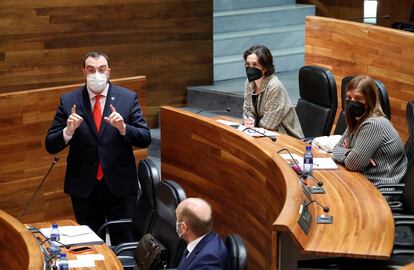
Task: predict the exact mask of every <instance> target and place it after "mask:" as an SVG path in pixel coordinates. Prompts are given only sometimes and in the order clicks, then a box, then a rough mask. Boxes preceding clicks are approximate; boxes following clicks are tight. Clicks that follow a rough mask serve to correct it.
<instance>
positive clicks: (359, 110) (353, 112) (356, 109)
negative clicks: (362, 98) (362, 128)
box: [347, 100, 365, 118]
mask: <svg viewBox="0 0 414 270" xmlns="http://www.w3.org/2000/svg"><path fill="white" fill-rule="evenodd" d="M347 110H348V112H349V115H350V116H351V117H352V118H356V117H361V116H362V115H364V113H365V105H364V104H363V103H361V102H359V101H353V100H348V101H347Z"/></svg>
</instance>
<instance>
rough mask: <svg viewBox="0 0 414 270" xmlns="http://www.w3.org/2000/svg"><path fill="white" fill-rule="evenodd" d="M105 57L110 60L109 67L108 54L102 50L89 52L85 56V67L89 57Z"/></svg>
mask: <svg viewBox="0 0 414 270" xmlns="http://www.w3.org/2000/svg"><path fill="white" fill-rule="evenodd" d="M101 56H102V57H104V58H105V59H106V61H107V62H108V67H109V57H108V56H107V55H106V54H104V53H101V52H88V53H87V54H86V55H85V57H84V58H83V67H84V68H85V67H86V66H85V61H86V59H88V58H89V57H92V58H95V59H97V58H99V57H101Z"/></svg>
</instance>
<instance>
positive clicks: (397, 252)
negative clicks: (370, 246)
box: [392, 248, 414, 255]
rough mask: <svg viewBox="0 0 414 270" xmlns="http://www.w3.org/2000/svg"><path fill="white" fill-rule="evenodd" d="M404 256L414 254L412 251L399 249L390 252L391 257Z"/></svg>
mask: <svg viewBox="0 0 414 270" xmlns="http://www.w3.org/2000/svg"><path fill="white" fill-rule="evenodd" d="M405 254H407V255H412V254H414V249H402V248H401V249H399V248H395V249H394V250H393V251H392V255H405Z"/></svg>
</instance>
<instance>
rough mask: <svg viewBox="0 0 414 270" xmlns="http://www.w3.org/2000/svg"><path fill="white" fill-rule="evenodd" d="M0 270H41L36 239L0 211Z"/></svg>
mask: <svg viewBox="0 0 414 270" xmlns="http://www.w3.org/2000/svg"><path fill="white" fill-rule="evenodd" d="M0 269H28V270H43V269H44V262H43V254H42V251H41V250H40V246H39V244H38V243H37V241H36V239H35V238H34V237H33V235H32V233H30V232H29V231H28V230H27V228H26V227H25V226H24V225H23V224H22V223H21V222H20V221H18V220H17V219H15V218H14V217H12V216H10V215H9V214H7V213H6V212H4V211H2V210H0Z"/></svg>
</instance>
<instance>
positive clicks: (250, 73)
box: [246, 67, 263, 82]
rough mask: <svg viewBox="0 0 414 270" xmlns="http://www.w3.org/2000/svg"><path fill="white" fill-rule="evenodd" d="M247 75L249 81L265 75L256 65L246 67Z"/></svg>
mask: <svg viewBox="0 0 414 270" xmlns="http://www.w3.org/2000/svg"><path fill="white" fill-rule="evenodd" d="M246 75H247V79H248V80H249V82H252V81H255V80H258V79H260V78H261V77H262V76H263V74H262V71H261V70H260V69H258V68H255V67H246Z"/></svg>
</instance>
